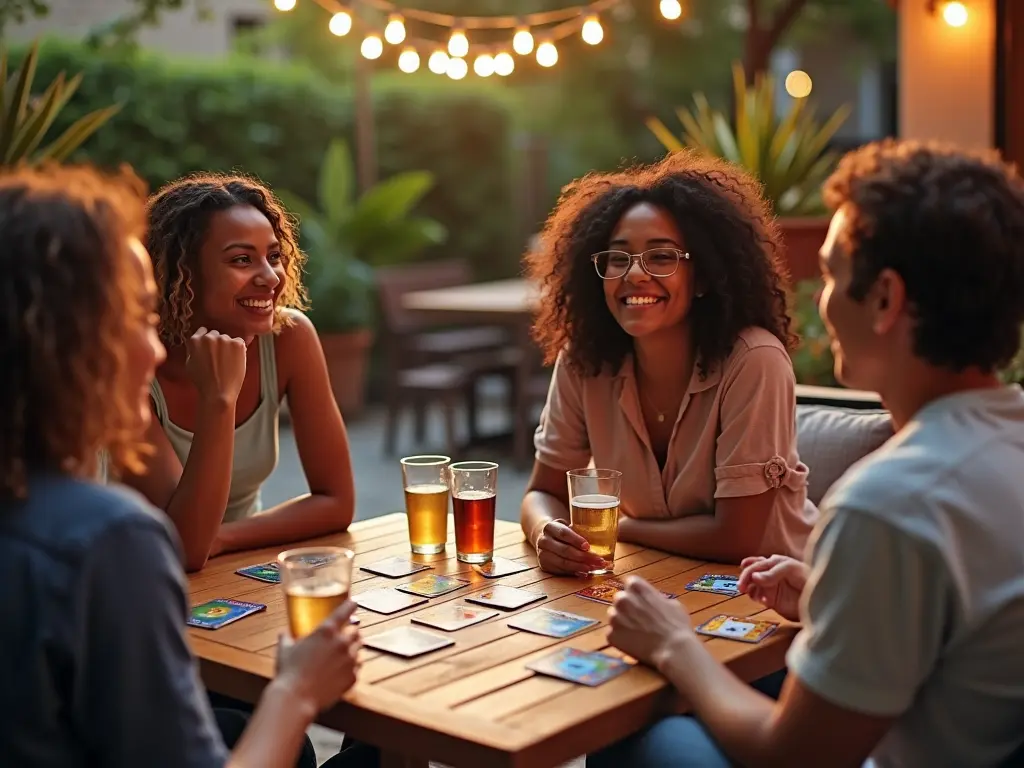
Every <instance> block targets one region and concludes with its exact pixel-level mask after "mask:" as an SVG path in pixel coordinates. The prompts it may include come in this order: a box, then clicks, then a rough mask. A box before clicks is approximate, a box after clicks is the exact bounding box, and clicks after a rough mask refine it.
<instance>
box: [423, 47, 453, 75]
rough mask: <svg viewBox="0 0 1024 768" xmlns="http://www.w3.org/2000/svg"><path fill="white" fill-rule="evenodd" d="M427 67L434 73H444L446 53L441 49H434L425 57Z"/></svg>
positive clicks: (446, 59) (446, 66)
mask: <svg viewBox="0 0 1024 768" xmlns="http://www.w3.org/2000/svg"><path fill="white" fill-rule="evenodd" d="M427 69H429V70H430V71H431V72H433V73H434V74H435V75H443V74H445V73H446V72H447V71H448V54H447V53H445V52H444V51H441V50H437V51H434V52H433V53H432V54H430V58H429V59H427Z"/></svg>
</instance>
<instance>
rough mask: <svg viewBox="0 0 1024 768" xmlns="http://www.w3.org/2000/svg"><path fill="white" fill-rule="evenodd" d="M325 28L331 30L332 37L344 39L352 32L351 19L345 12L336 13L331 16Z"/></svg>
mask: <svg viewBox="0 0 1024 768" xmlns="http://www.w3.org/2000/svg"><path fill="white" fill-rule="evenodd" d="M327 28H328V29H329V30H331V34H332V35H337V36H338V37H344V36H345V35H347V34H348V33H349V32H351V31H352V17H351V16H350V15H349V14H348V12H347V11H338V12H337V13H336V14H334V15H333V16H331V21H330V23H329V24H328V25H327Z"/></svg>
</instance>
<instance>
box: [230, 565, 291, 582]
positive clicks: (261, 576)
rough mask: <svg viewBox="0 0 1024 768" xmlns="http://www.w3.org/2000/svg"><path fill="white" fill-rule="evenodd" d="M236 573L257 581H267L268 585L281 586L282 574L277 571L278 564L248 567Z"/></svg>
mask: <svg viewBox="0 0 1024 768" xmlns="http://www.w3.org/2000/svg"><path fill="white" fill-rule="evenodd" d="M235 573H237V574H239V575H241V576H248V577H249V578H250V579H256V581H265V582H267V583H268V584H280V583H281V572H280V571H279V570H278V569H277V563H261V564H260V565H247V566H246V567H245V568H239V569H238V570H237V571H235Z"/></svg>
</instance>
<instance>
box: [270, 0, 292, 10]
mask: <svg viewBox="0 0 1024 768" xmlns="http://www.w3.org/2000/svg"><path fill="white" fill-rule="evenodd" d="M274 7H275V8H277V10H279V11H290V10H291V9H292V8H294V7H295V0H274Z"/></svg>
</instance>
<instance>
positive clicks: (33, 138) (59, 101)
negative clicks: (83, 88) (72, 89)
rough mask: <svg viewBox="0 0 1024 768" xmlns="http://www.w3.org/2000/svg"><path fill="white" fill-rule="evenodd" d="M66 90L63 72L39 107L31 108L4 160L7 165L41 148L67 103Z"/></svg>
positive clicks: (40, 98)
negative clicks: (44, 138)
mask: <svg viewBox="0 0 1024 768" xmlns="http://www.w3.org/2000/svg"><path fill="white" fill-rule="evenodd" d="M65 90H67V89H66V87H65V84H64V73H63V72H61V73H60V74H58V75H57V77H56V78H55V79H54V81H53V82H52V83H50V86H49V88H47V89H46V91H45V92H44V93H43V95H42V96H40V97H39V99H38V102H37V105H36V106H35V107H30V113H29V116H28V119H27V120H25V121H24V122H23V123H22V125H21V127H20V128H19V129H18V133H17V135H16V136H15V137H14V141H13V142H12V143H11V144H10V146H9V147H8V148H7V153H6V155H4V158H3V161H4V164H5V165H10V164H12V163H14V162H16V161H18V160H21V159H22V158H27V157H29V156H30V155H31V154H32V153H33V152H34V151H35V149H36V147H38V146H39V143H40V142H41V141H42V140H43V137H44V136H45V135H46V132H47V131H48V130H49V129H50V126H51V125H52V124H53V121H54V118H56V117H57V114H58V113H59V112H60V110H61V107H62V106H63V105H64V103H66V101H67V99H66V98H65V97H64V91H65Z"/></svg>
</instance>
